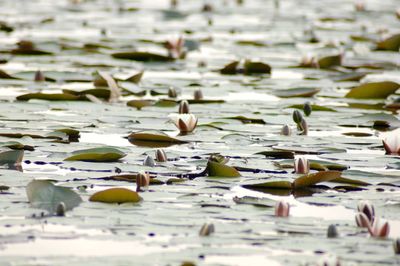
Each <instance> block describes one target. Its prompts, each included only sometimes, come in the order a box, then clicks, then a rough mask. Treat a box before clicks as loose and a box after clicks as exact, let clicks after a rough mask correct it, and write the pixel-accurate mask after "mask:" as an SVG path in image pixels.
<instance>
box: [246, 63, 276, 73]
mask: <svg viewBox="0 0 400 266" xmlns="http://www.w3.org/2000/svg"><path fill="white" fill-rule="evenodd" d="M244 74H246V75H251V74H271V66H270V65H268V64H265V63H262V62H252V61H249V60H246V61H245V62H244Z"/></svg>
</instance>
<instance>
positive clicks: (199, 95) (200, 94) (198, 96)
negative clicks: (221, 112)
mask: <svg viewBox="0 0 400 266" xmlns="http://www.w3.org/2000/svg"><path fill="white" fill-rule="evenodd" d="M193 98H194V99H195V100H196V101H198V100H202V99H203V92H202V91H201V90H195V91H194V93H193Z"/></svg>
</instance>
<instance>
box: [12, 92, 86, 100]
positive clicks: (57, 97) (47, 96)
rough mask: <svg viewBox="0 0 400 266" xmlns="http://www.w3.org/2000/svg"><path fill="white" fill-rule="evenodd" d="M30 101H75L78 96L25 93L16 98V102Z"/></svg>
mask: <svg viewBox="0 0 400 266" xmlns="http://www.w3.org/2000/svg"><path fill="white" fill-rule="evenodd" d="M31 99H37V100H47V101H77V100H79V99H80V97H79V96H76V95H72V94H69V93H41V92H38V93H27V94H23V95H20V96H18V97H17V100H18V101H29V100H31Z"/></svg>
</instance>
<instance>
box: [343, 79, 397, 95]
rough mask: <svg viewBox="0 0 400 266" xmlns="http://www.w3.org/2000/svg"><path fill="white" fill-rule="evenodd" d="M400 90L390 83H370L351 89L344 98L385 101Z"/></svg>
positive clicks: (393, 83) (394, 83)
mask: <svg viewBox="0 0 400 266" xmlns="http://www.w3.org/2000/svg"><path fill="white" fill-rule="evenodd" d="M398 88H400V84H398V83H396V82H391V81H383V82H371V83H366V84H362V85H360V86H358V87H354V88H352V89H351V90H350V91H349V92H348V93H347V94H346V96H345V97H346V98H356V99H385V98H386V97H388V96H389V95H390V94H393V93H395V92H396V91H397V89H398Z"/></svg>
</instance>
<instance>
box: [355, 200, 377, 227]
mask: <svg viewBox="0 0 400 266" xmlns="http://www.w3.org/2000/svg"><path fill="white" fill-rule="evenodd" d="M357 210H358V211H359V212H361V213H363V214H365V216H366V217H367V218H368V221H369V224H372V223H373V222H374V219H375V209H374V206H373V205H372V204H371V203H370V202H369V201H367V200H363V201H360V202H359V203H358V205H357Z"/></svg>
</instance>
